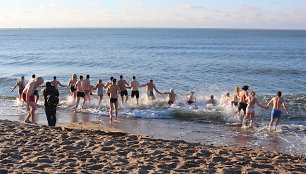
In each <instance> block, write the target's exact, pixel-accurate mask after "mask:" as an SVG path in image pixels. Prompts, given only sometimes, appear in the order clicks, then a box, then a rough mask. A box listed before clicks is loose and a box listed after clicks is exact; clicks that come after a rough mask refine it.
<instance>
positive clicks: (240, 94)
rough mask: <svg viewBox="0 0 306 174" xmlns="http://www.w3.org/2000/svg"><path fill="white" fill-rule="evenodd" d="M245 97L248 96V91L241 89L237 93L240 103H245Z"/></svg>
mask: <svg viewBox="0 0 306 174" xmlns="http://www.w3.org/2000/svg"><path fill="white" fill-rule="evenodd" d="M247 97H248V92H247V91H241V92H240V93H239V99H240V102H241V103H247V102H248V101H247Z"/></svg>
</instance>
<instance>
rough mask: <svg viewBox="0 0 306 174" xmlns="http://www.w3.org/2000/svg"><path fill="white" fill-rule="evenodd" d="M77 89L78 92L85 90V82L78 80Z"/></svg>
mask: <svg viewBox="0 0 306 174" xmlns="http://www.w3.org/2000/svg"><path fill="white" fill-rule="evenodd" d="M75 86H76V89H77V91H78V92H84V88H83V83H82V81H77V83H76V84H75Z"/></svg>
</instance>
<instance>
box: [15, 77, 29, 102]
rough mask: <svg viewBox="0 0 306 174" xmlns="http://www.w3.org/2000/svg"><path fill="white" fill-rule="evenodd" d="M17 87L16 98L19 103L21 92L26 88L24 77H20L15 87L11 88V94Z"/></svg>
mask: <svg viewBox="0 0 306 174" xmlns="http://www.w3.org/2000/svg"><path fill="white" fill-rule="evenodd" d="M17 86H18V98H19V100H20V101H21V99H22V92H23V90H24V87H25V86H26V84H25V82H24V76H21V78H20V80H19V81H18V82H17V83H16V85H15V86H14V87H13V89H12V92H13V91H14V90H15V88H16V87H17Z"/></svg>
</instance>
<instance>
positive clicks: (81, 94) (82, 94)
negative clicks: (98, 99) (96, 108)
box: [75, 75, 86, 111]
mask: <svg viewBox="0 0 306 174" xmlns="http://www.w3.org/2000/svg"><path fill="white" fill-rule="evenodd" d="M75 87H76V90H77V101H76V103H75V111H76V110H77V108H78V105H79V102H80V98H81V97H82V98H83V105H82V108H84V105H85V101H86V99H85V91H84V83H83V76H82V75H81V76H80V79H79V80H78V81H77V82H76V84H75Z"/></svg>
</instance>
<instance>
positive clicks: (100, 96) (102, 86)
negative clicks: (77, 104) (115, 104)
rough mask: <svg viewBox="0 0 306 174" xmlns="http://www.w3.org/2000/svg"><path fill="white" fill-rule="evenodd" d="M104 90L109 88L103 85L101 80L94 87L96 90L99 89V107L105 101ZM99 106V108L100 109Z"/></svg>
mask: <svg viewBox="0 0 306 174" xmlns="http://www.w3.org/2000/svg"><path fill="white" fill-rule="evenodd" d="M103 88H107V87H106V86H105V85H104V84H103V83H102V80H101V79H99V80H98V84H96V85H95V86H94V87H93V89H94V90H96V89H98V91H97V94H98V96H99V106H100V104H101V101H102V99H103ZM99 106H98V107H99Z"/></svg>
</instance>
